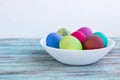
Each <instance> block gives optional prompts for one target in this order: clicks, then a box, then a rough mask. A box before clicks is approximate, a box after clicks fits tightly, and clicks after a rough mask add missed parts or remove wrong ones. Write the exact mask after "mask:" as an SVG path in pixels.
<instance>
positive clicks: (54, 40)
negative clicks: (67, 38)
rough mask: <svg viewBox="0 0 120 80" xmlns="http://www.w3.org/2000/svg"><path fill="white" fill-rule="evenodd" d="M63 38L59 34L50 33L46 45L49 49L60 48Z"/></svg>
mask: <svg viewBox="0 0 120 80" xmlns="http://www.w3.org/2000/svg"><path fill="white" fill-rule="evenodd" d="M61 39H62V36H61V35H60V34H57V33H50V34H49V35H48V36H47V38H46V45H47V46H49V47H54V48H59V42H60V40H61Z"/></svg>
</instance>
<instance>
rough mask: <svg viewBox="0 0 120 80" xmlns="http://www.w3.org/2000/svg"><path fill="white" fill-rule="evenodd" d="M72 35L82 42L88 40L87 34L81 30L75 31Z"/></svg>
mask: <svg viewBox="0 0 120 80" xmlns="http://www.w3.org/2000/svg"><path fill="white" fill-rule="evenodd" d="M71 35H72V36H74V37H76V38H77V39H78V40H79V41H80V42H82V43H83V42H84V41H85V40H86V38H87V37H86V35H85V34H84V33H83V32H81V31H75V32H73V33H72V34H71Z"/></svg>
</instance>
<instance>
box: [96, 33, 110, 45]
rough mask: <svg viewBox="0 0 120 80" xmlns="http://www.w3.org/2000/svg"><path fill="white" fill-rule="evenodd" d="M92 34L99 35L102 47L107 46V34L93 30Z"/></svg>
mask: <svg viewBox="0 0 120 80" xmlns="http://www.w3.org/2000/svg"><path fill="white" fill-rule="evenodd" d="M94 35H97V36H99V37H100V38H101V39H102V40H103V42H104V47H106V46H107V44H108V38H107V36H106V35H105V34H104V33H102V32H95V33H94Z"/></svg>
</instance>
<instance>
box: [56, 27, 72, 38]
mask: <svg viewBox="0 0 120 80" xmlns="http://www.w3.org/2000/svg"><path fill="white" fill-rule="evenodd" d="M57 33H58V34H60V35H62V36H66V35H70V34H71V33H70V32H69V31H68V30H67V29H66V28H60V29H59V30H58V31H57Z"/></svg>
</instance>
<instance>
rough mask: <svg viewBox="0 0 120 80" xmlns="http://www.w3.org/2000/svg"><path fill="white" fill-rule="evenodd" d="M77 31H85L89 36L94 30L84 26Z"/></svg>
mask: <svg viewBox="0 0 120 80" xmlns="http://www.w3.org/2000/svg"><path fill="white" fill-rule="evenodd" d="M77 31H81V32H83V33H84V34H85V35H86V36H87V37H89V36H91V35H92V30H91V29H90V28H88V27H82V28H80V29H78V30H77Z"/></svg>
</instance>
